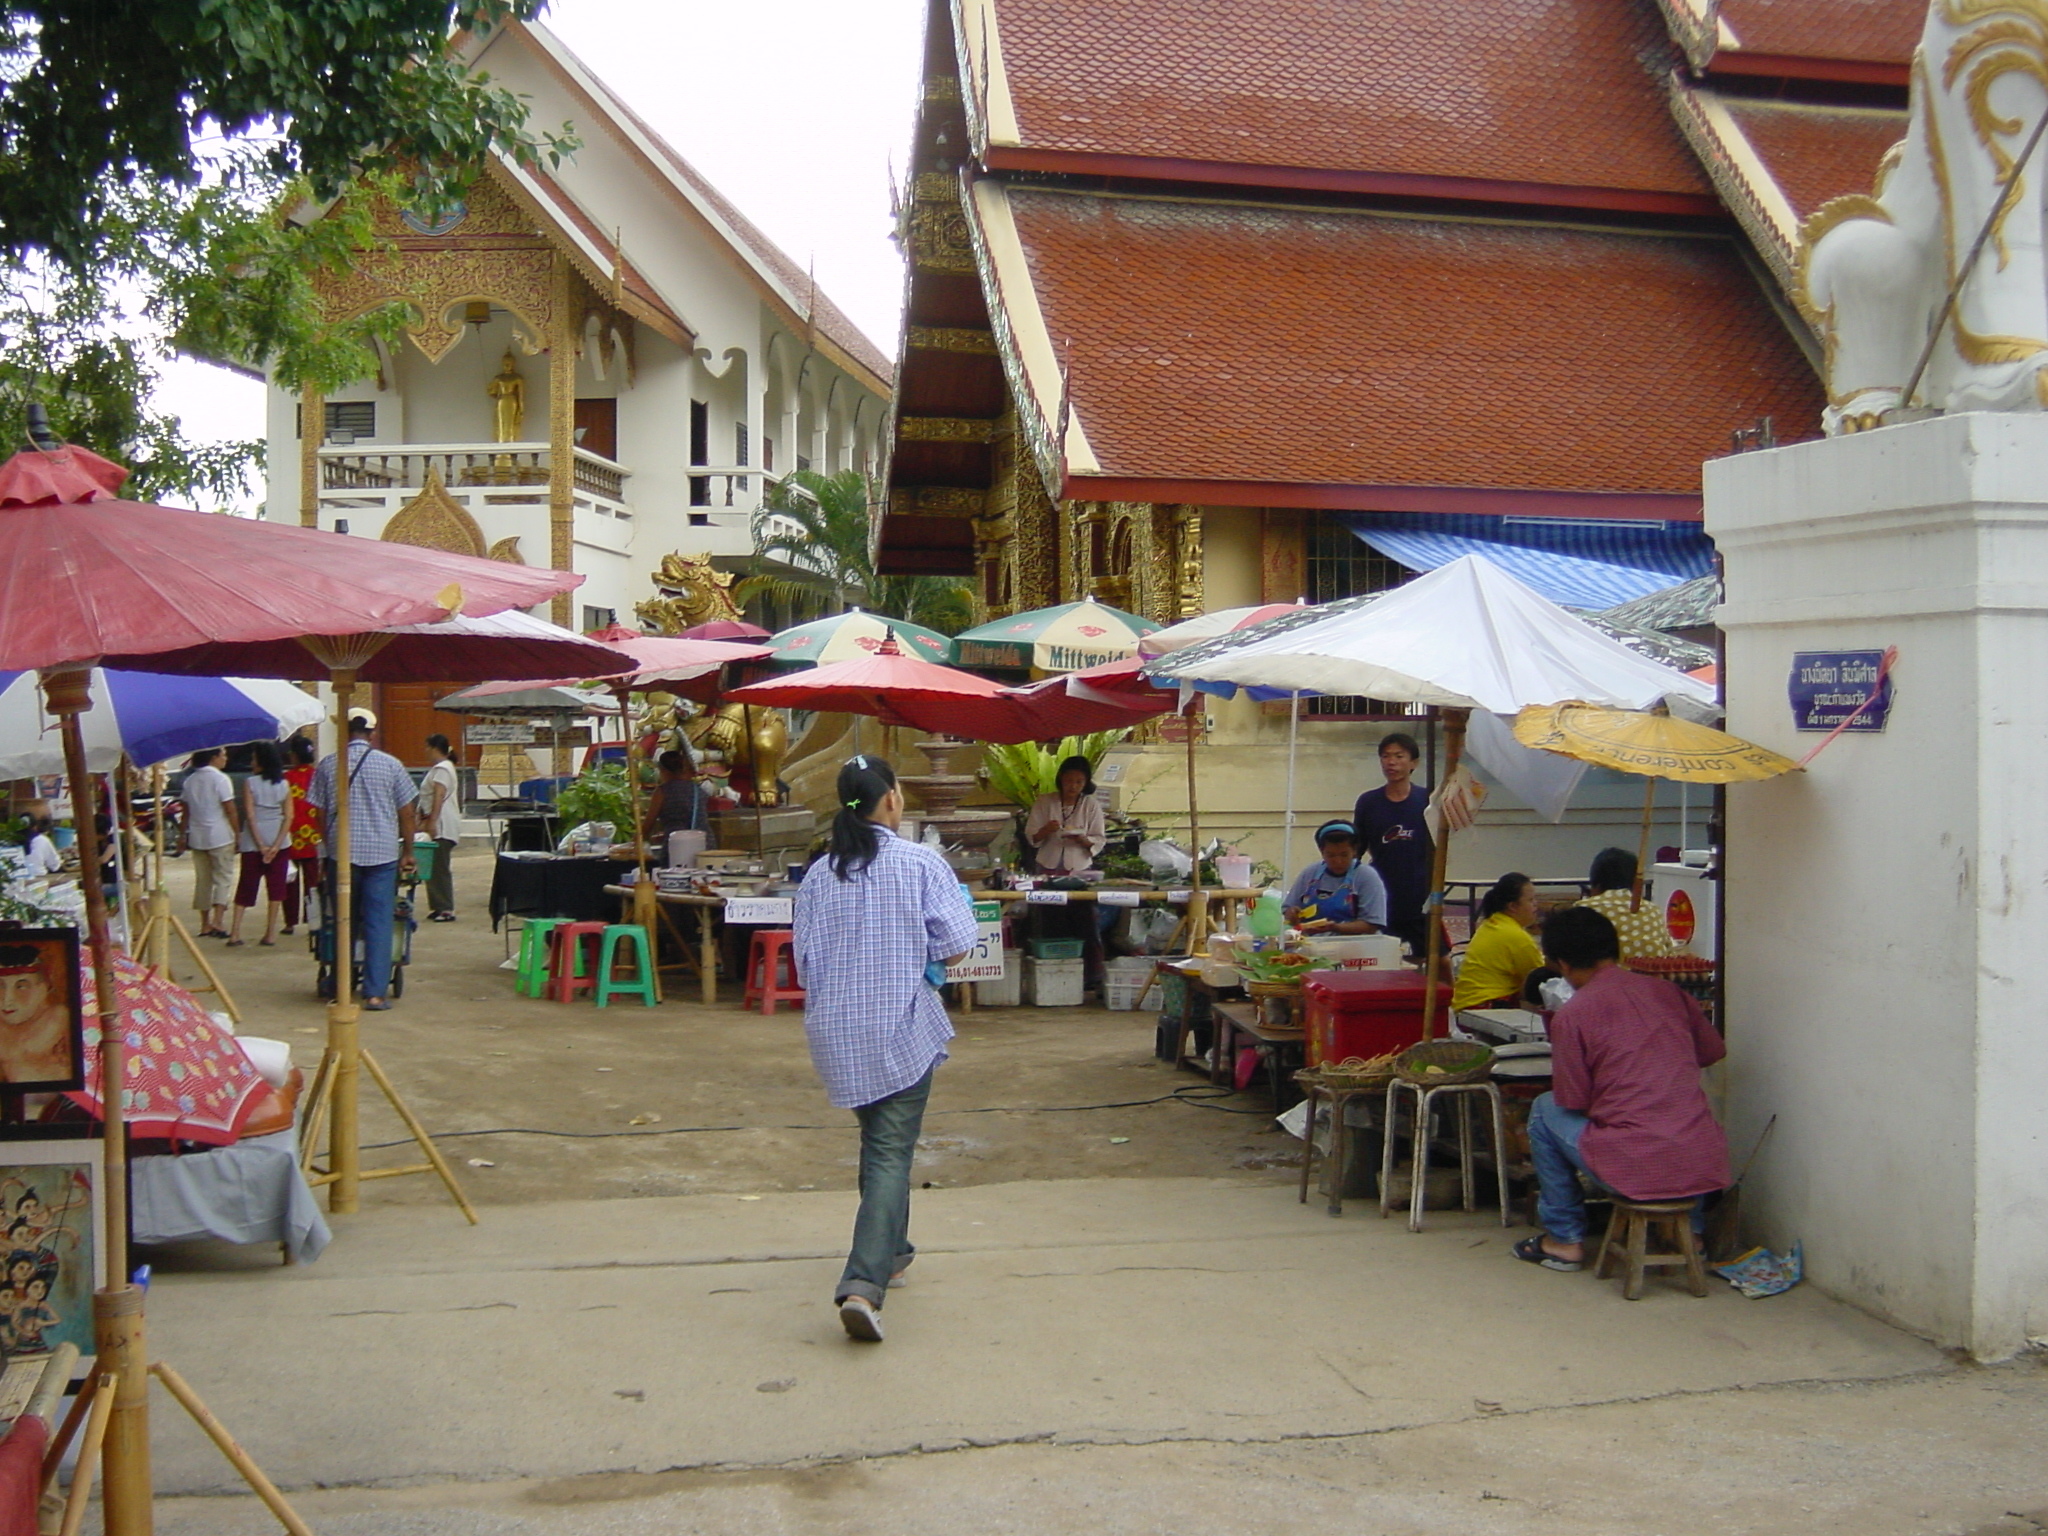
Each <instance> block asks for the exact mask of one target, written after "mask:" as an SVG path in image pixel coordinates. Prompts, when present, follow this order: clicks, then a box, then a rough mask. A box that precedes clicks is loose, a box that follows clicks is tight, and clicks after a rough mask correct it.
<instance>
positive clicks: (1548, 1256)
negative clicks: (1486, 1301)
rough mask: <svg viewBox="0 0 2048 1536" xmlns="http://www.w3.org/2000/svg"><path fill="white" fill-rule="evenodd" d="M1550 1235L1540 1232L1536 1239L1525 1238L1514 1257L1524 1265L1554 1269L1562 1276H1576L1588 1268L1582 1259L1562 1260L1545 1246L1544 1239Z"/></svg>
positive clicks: (1518, 1244)
mask: <svg viewBox="0 0 2048 1536" xmlns="http://www.w3.org/2000/svg"><path fill="white" fill-rule="evenodd" d="M1548 1235H1549V1234H1548V1233H1544V1232H1538V1233H1537V1234H1536V1235H1535V1236H1534V1237H1525V1238H1523V1239H1522V1240H1521V1241H1520V1242H1519V1243H1517V1244H1515V1246H1514V1255H1515V1257H1516V1258H1518V1259H1520V1260H1521V1261H1522V1262H1523V1263H1524V1264H1537V1265H1541V1266H1542V1267H1543V1268H1544V1269H1554V1270H1556V1271H1557V1272H1558V1273H1559V1274H1561V1275H1576V1274H1577V1273H1578V1272H1579V1271H1580V1270H1582V1269H1584V1268H1585V1267H1586V1265H1585V1261H1584V1260H1582V1259H1561V1258H1559V1257H1558V1256H1557V1255H1556V1254H1554V1253H1552V1252H1550V1251H1549V1250H1548V1249H1546V1248H1545V1247H1544V1246H1543V1239H1544V1238H1545V1237H1547V1236H1548Z"/></svg>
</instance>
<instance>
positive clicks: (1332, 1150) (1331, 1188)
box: [1294, 1068, 1380, 1216]
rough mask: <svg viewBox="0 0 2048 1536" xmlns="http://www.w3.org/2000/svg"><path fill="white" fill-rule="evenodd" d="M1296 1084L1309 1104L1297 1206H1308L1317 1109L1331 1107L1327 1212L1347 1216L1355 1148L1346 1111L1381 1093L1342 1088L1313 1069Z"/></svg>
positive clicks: (1326, 1165)
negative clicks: (1347, 1172)
mask: <svg viewBox="0 0 2048 1536" xmlns="http://www.w3.org/2000/svg"><path fill="white" fill-rule="evenodd" d="M1294 1081H1295V1084H1296V1085H1297V1086H1298V1087H1299V1088H1300V1089H1301V1091H1302V1096H1303V1097H1304V1098H1306V1099H1307V1100H1308V1127H1307V1128H1308V1139H1307V1141H1306V1143H1305V1144H1304V1145H1303V1147H1302V1149H1301V1194H1300V1197H1299V1198H1298V1200H1297V1201H1296V1203H1297V1204H1300V1205H1307V1204H1308V1180H1309V1174H1310V1173H1311V1172H1312V1171H1313V1170H1314V1168H1315V1161H1316V1108H1317V1106H1318V1105H1322V1104H1327V1105H1329V1106H1330V1146H1329V1150H1328V1151H1327V1152H1326V1153H1325V1154H1323V1164H1324V1166H1323V1192H1324V1194H1325V1195H1326V1196H1327V1197H1328V1200H1329V1204H1328V1205H1326V1206H1325V1207H1324V1209H1325V1210H1326V1211H1327V1212H1328V1213H1329V1214H1330V1215H1332V1216H1342V1215H1343V1214H1344V1163H1345V1158H1346V1155H1347V1154H1348V1152H1349V1151H1350V1147H1351V1128H1350V1127H1349V1126H1347V1125H1346V1124H1345V1123H1344V1110H1345V1108H1346V1106H1348V1105H1349V1104H1350V1103H1351V1101H1352V1100H1353V1099H1369V1098H1371V1097H1373V1096H1374V1095H1375V1094H1377V1093H1378V1092H1379V1091H1380V1090H1379V1089H1377V1088H1339V1087H1337V1086H1335V1085H1334V1084H1331V1083H1327V1082H1325V1081H1324V1080H1323V1076H1322V1074H1321V1073H1320V1072H1317V1071H1315V1070H1314V1069H1313V1068H1311V1069H1308V1070H1304V1071H1301V1072H1297V1073H1295V1074H1294Z"/></svg>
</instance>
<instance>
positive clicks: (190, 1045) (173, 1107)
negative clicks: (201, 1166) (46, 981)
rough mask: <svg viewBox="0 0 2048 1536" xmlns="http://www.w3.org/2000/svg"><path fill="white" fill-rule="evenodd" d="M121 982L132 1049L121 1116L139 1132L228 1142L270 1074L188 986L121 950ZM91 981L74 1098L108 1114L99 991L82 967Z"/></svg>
mask: <svg viewBox="0 0 2048 1536" xmlns="http://www.w3.org/2000/svg"><path fill="white" fill-rule="evenodd" d="M113 964H114V986H115V991H116V995H117V996H118V997H119V998H120V1000H121V1032H122V1041H123V1044H124V1045H125V1047H126V1049H125V1051H124V1052H123V1059H122V1064H121V1075H122V1078H123V1080H124V1083H123V1093H122V1116H121V1118H122V1119H123V1120H124V1121H125V1122H126V1123H127V1126H128V1132H129V1134H130V1135H132V1136H169V1137H175V1138H177V1139H178V1140H181V1141H199V1142H205V1143H207V1144H209V1145H212V1146H217V1147H224V1146H226V1145H228V1144H229V1143H230V1142H232V1141H234V1140H235V1139H236V1138H237V1137H238V1136H239V1135H240V1134H241V1130H242V1122H243V1121H244V1120H246V1119H248V1118H249V1113H250V1111H251V1110H253V1109H254V1108H255V1107H256V1101H257V1099H258V1098H259V1097H261V1095H262V1093H263V1088H264V1082H263V1079H262V1078H261V1077H260V1076H258V1075H257V1072H256V1069H255V1068H254V1067H252V1066H251V1065H249V1058H248V1057H247V1056H245V1055H244V1054H243V1053H242V1047H241V1046H240V1044H238V1043H237V1042H236V1040H235V1037H234V1036H233V1035H231V1034H229V1033H228V1032H227V1031H226V1030H224V1029H222V1028H221V1027H220V1026H219V1025H218V1024H216V1023H214V1022H213V1019H212V1018H211V1017H210V1016H209V1015H208V1014H207V1011H206V1010H205V1009H204V1008H203V1007H201V1006H200V1004H199V1000H198V999H197V998H195V997H193V995H192V994H191V993H190V992H187V991H186V990H185V989H184V988H183V987H181V986H178V985H176V984H175V983H174V982H170V981H166V980H164V979H163V978H162V977H160V976H155V975H152V974H151V973H150V971H149V968H148V967H147V966H143V965H138V964H137V963H136V962H135V961H134V960H131V959H130V958H129V957H128V956H126V955H115V956H114V957H113ZM79 969H80V975H81V980H82V982H83V985H84V988H85V1017H86V1020H87V1023H86V1026H85V1087H84V1088H83V1089H80V1090H78V1091H76V1092H74V1093H72V1094H70V1095H69V1097H70V1098H71V1099H72V1101H73V1102H75V1103H77V1104H79V1105H82V1106H83V1107H84V1108H86V1109H88V1110H90V1111H91V1112H92V1114H93V1115H94V1116H95V1117H99V1118H104V1116H105V1113H106V1111H105V1109H104V1108H103V1105H104V1102H105V1100H104V1098H103V1096H102V1093H101V1073H100V1030H99V1026H98V1024H97V1022H95V1021H96V1018H97V1014H96V1009H97V1008H98V997H99V990H98V988H97V987H96V986H94V984H93V968H92V966H91V965H90V964H87V965H83V966H81V967H80V968H79Z"/></svg>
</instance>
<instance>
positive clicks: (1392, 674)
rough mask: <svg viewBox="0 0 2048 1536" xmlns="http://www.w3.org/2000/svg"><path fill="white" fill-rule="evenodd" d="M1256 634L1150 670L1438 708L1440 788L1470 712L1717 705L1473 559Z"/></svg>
mask: <svg viewBox="0 0 2048 1536" xmlns="http://www.w3.org/2000/svg"><path fill="white" fill-rule="evenodd" d="M1253 633H1254V635H1255V636H1256V638H1252V639H1248V640H1246V641H1245V643H1244V644H1242V645H1239V646H1234V647H1232V648H1231V649H1229V650H1227V651H1225V652H1223V653H1221V654H1218V655H1209V656H1200V657H1195V658H1192V659H1183V658H1181V657H1179V656H1167V657H1163V658H1161V659H1160V660H1158V661H1155V662H1152V663H1150V664H1148V665H1147V667H1146V671H1147V672H1149V673H1150V674H1151V675H1153V676H1154V677H1162V678H1175V679H1177V680H1179V681H1181V682H1184V683H1190V684H1192V683H1218V682H1220V683H1233V684H1235V685H1237V686H1238V687H1240V688H1273V689H1284V690H1287V691H1290V692H1300V691H1308V692H1315V693H1332V694H1363V695H1365V696H1366V697H1368V698H1375V699H1398V700H1401V701H1402V702H1405V703H1411V704H1433V705H1437V706H1439V707H1441V708H1442V709H1444V710H1445V712H1446V715H1445V731H1444V738H1445V753H1444V777H1445V780H1446V782H1447V783H1448V781H1449V780H1450V779H1451V777H1452V776H1453V775H1454V774H1455V773H1456V772H1457V769H1458V759H1459V756H1460V754H1461V752H1462V750H1463V747H1464V740H1465V719H1466V714H1467V712H1468V711H1470V710H1474V709H1486V710H1492V711H1493V712H1494V713H1496V714H1503V715H1511V714H1514V713H1516V712H1518V711H1519V710H1521V709H1523V708H1525V707H1526V706H1528V705H1531V704H1561V703H1564V702H1565V701H1567V700H1571V699H1584V700H1586V701H1587V702H1589V703H1599V704H1605V705H1608V706H1610V707H1612V708H1616V709H1647V708H1649V707H1650V706H1651V705H1653V704H1656V703H1658V702H1660V701H1661V700H1664V699H1666V698H1678V699H1691V700H1699V701H1703V702H1704V701H1711V700H1712V698H1713V691H1712V690H1711V689H1710V688H1708V687H1707V685H1706V684H1704V683H1702V682H1700V681H1699V680H1698V679H1696V678H1691V677H1687V676H1686V675H1685V674H1684V673H1682V672H1677V671H1674V670H1673V669H1671V668H1670V667H1666V666H1663V665H1661V664H1659V663H1657V662H1655V661H1652V660H1650V659H1649V658H1648V657H1646V656H1641V655H1638V654H1637V653H1636V652H1634V651H1632V650H1630V649H1629V648H1628V647H1627V646H1625V645H1623V644H1622V643H1621V642H1620V641H1618V640H1614V639H1611V638H1609V637H1608V636H1607V635H1604V634H1602V633H1600V632H1599V631H1598V630H1596V629H1594V628H1593V627H1592V626H1590V625H1588V624H1585V623H1582V622H1581V621H1580V620H1578V619H1576V618H1574V617H1573V616H1572V615H1571V614H1569V613H1567V612H1566V611H1565V610H1564V609H1562V608H1560V607H1558V605H1557V604H1555V603H1553V602H1551V601H1550V600H1549V599H1548V598H1546V597H1543V596H1540V595H1539V594H1537V593H1535V592H1533V591H1531V590H1530V589H1529V588H1528V587H1526V586H1524V585H1523V584H1522V583H1521V582H1519V581H1517V580H1515V578H1514V577H1512V576H1510V575H1509V574H1508V573H1507V572H1506V571H1503V570H1502V569H1500V567H1498V566H1496V565H1494V564H1493V563H1492V562H1491V561H1489V560H1486V559H1484V558H1482V557H1481V556H1478V555H1467V556H1465V557H1464V558H1462V559H1459V560H1453V561H1452V562H1451V563H1450V564H1449V565H1445V566H1441V567H1439V568H1438V569H1436V570H1434V571H1431V572H1430V573H1429V574H1428V575H1426V576H1419V577H1417V578H1416V579H1415V580H1414V581H1412V582H1410V583H1408V584H1407V585H1406V586H1404V587H1400V588H1397V589H1396V590H1394V591H1392V592H1389V593H1387V594H1386V595H1385V596H1383V597H1381V598H1379V599H1378V600H1377V601H1375V602H1371V603H1367V604H1364V605H1362V606H1357V607H1353V608H1350V609H1348V610H1347V611H1344V612H1340V613H1337V614H1333V615H1332V616H1331V617H1329V618H1327V619H1323V620H1320V621H1318V622H1315V623H1305V624H1297V625H1292V626H1290V627H1288V628H1287V629H1286V630H1284V631H1282V632H1280V633H1277V634H1272V635H1266V636H1257V632H1256V631H1254V632H1253ZM1443 787H1444V786H1443V785H1439V786H1438V790H1439V792H1441V790H1442V789H1443ZM1433 803H1434V802H1433ZM1451 826H1452V822H1451V819H1450V817H1448V816H1446V817H1445V818H1444V820H1443V823H1442V832H1441V834H1440V835H1439V836H1438V837H1437V839H1436V860H1435V868H1434V869H1433V871H1432V873H1431V882H1430V888H1431V891H1432V892H1433V893H1437V892H1441V891H1442V890H1443V885H1444V868H1445V860H1446V856H1447V854H1448V852H1449V848H1450V840H1451V839H1450V833H1451ZM1441 933H1442V925H1441V924H1439V923H1437V922H1431V923H1430V924H1429V942H1428V975H1429V978H1430V983H1431V984H1430V986H1429V988H1428V991H1427V994H1426V999H1425V1002H1424V1004H1423V1034H1424V1036H1425V1038H1426V1037H1427V1036H1428V1035H1429V1033H1430V1032H1431V1025H1432V1022H1433V1020H1434V1018H1435V1013H1436V1000H1437V996H1436V995H1437V989H1436V986H1435V981H1436V977H1437V974H1438V967H1439V962H1440V960H1441V958H1442V955H1441V945H1440V939H1441Z"/></svg>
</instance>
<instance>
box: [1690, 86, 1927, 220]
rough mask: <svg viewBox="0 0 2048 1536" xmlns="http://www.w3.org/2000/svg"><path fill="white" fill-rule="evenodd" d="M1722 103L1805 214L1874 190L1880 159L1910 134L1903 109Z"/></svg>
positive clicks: (1739, 100) (1797, 210)
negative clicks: (1841, 198)
mask: <svg viewBox="0 0 2048 1536" xmlns="http://www.w3.org/2000/svg"><path fill="white" fill-rule="evenodd" d="M1722 102H1723V105H1724V106H1726V108H1727V109H1728V114H1729V116H1731V117H1733V118H1734V119H1735V121H1736V124H1737V125H1738V126H1739V127H1740V128H1741V129H1742V133H1743V137H1745V138H1746V139H1748V140H1749V142H1750V146H1751V148H1753V149H1754V150H1755V151H1756V153H1757V155H1758V157H1759V158H1760V159H1762V161H1763V162H1764V165H1765V167H1766V168H1767V169H1768V170H1769V171H1770V174H1771V179H1772V180H1773V181H1775V182H1777V184H1778V186H1779V188H1780V190H1782V191H1783V192H1784V194H1785V198H1786V201H1788V202H1789V203H1791V205H1792V211H1793V213H1794V214H1795V215H1796V216H1797V217H1798V218H1800V219H1804V218H1805V217H1806V216H1807V215H1808V214H1810V213H1812V212H1813V210H1814V209H1816V208H1818V207H1819V206H1820V205H1821V204H1822V203H1824V202H1826V201H1827V200H1828V199H1829V198H1831V197H1839V196H1841V195H1842V194H1843V193H1844V192H1868V191H1870V189H1871V185H1872V183H1873V182H1875V181H1876V179H1877V162H1878V161H1879V160H1881V159H1883V158H1884V154H1885V151H1886V150H1888V149H1890V148H1891V147H1892V146H1893V145H1894V144H1896V143H1898V142H1899V140H1901V139H1903V138H1904V137H1905V136H1906V114H1905V113H1904V112H1871V111H1856V110H1850V109H1847V108H1831V107H1807V106H1786V105H1780V104H1778V103H1776V102H1764V101H1747V100H1744V99H1743V98H1741V97H1724V98H1723V99H1722Z"/></svg>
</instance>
